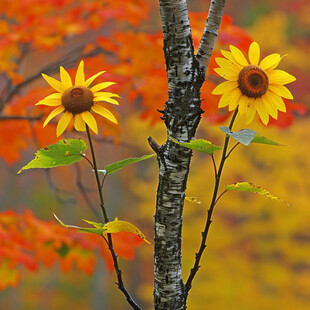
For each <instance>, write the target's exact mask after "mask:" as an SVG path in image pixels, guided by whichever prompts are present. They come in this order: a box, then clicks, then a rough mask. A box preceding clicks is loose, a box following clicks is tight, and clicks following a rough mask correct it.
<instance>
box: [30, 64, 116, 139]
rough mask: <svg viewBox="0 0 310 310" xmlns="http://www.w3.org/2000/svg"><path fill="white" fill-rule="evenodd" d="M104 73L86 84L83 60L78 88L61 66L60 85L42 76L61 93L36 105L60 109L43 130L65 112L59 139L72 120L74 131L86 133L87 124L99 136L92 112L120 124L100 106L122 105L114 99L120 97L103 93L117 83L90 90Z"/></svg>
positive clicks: (50, 117)
mask: <svg viewBox="0 0 310 310" xmlns="http://www.w3.org/2000/svg"><path fill="white" fill-rule="evenodd" d="M104 72H105V71H100V72H99V73H97V74H95V75H93V76H92V77H90V78H89V79H87V80H86V81H85V75H84V62H83V60H82V61H81V62H80V64H79V67H78V69H77V72H76V75H75V83H74V84H75V85H73V84H72V81H71V78H70V76H69V74H68V72H67V71H66V70H65V69H64V68H63V67H60V82H59V81H57V80H56V79H54V78H52V77H50V76H47V75H46V74H43V73H42V76H43V78H44V79H45V80H46V82H47V83H48V84H49V85H50V86H52V87H53V88H54V89H55V90H57V93H54V94H51V95H49V96H47V97H45V98H44V99H42V100H40V101H39V102H38V103H36V105H46V106H51V107H57V108H56V109H54V110H53V111H52V112H51V113H50V114H49V116H48V117H47V118H46V120H45V122H44V124H43V127H45V126H46V125H47V124H48V123H49V122H50V120H51V119H53V118H54V117H55V116H57V115H58V114H60V113H62V112H64V113H63V115H62V116H61V118H60V119H59V122H58V124H57V129H56V133H57V137H59V136H60V135H61V134H62V133H63V132H64V131H65V130H66V128H67V126H68V125H69V123H70V121H71V119H74V128H75V129H76V130H78V131H85V130H86V124H87V125H88V126H89V128H91V129H92V130H93V131H94V132H95V133H98V128H97V123H96V120H95V119H94V117H93V115H92V113H91V112H95V113H97V114H99V115H101V116H103V117H105V118H107V119H108V120H110V121H111V122H113V123H115V124H117V120H116V118H115V116H114V115H113V114H112V113H111V112H110V111H109V110H108V109H106V108H104V107H103V106H101V105H100V103H102V102H109V103H112V104H116V105H118V102H117V101H116V100H115V99H113V98H112V97H118V98H119V96H118V95H117V94H114V93H108V92H102V90H103V89H104V88H107V87H109V86H111V85H113V84H116V83H113V82H105V83H100V84H97V85H95V86H93V87H91V88H88V86H89V85H90V84H91V83H92V82H93V81H94V80H95V79H96V78H97V77H98V76H100V75H101V74H103V73H104Z"/></svg>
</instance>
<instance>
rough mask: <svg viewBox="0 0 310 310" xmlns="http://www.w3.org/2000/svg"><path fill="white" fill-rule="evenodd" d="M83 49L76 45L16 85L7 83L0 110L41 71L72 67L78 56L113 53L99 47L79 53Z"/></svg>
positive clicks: (47, 71) (51, 72)
mask: <svg viewBox="0 0 310 310" xmlns="http://www.w3.org/2000/svg"><path fill="white" fill-rule="evenodd" d="M83 49H84V45H81V46H78V47H76V48H75V49H73V50H71V51H69V52H68V53H67V54H66V55H64V56H62V57H60V58H59V59H57V60H56V61H54V62H53V63H52V64H49V65H48V66H46V67H44V68H42V69H40V70H39V71H38V72H36V73H34V74H33V75H31V76H29V77H27V78H26V79H25V80H24V81H22V82H21V83H19V84H17V85H11V83H9V85H8V87H7V91H6V92H7V95H6V96H2V99H1V101H0V111H1V110H2V109H3V107H4V105H5V104H6V103H7V102H9V101H10V100H11V99H12V98H13V96H14V95H16V94H18V92H19V91H20V90H21V89H22V88H24V87H25V86H27V85H28V84H30V83H32V82H33V81H35V80H36V79H38V78H40V77H41V72H44V73H46V74H53V73H55V72H57V71H58V70H59V66H60V65H62V66H66V67H72V66H74V65H75V64H76V63H77V61H78V60H79V59H80V58H86V57H91V56H95V55H98V54H100V53H105V54H113V53H111V52H109V51H106V50H104V49H102V48H100V47H96V48H95V49H93V50H92V51H90V52H89V53H85V54H81V52H82V50H83Z"/></svg>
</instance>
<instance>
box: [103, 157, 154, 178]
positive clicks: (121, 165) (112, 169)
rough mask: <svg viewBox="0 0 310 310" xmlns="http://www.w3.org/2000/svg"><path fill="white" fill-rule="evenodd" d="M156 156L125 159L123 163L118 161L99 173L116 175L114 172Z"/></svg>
mask: <svg viewBox="0 0 310 310" xmlns="http://www.w3.org/2000/svg"><path fill="white" fill-rule="evenodd" d="M154 156H156V154H149V155H144V156H141V157H131V158H126V159H123V160H121V161H117V162H115V163H113V164H111V165H107V166H105V167H104V170H98V171H99V172H102V173H106V174H111V173H114V172H116V171H118V170H120V169H122V168H124V167H126V166H128V165H131V164H134V163H137V162H139V161H142V160H145V159H149V158H151V157H154Z"/></svg>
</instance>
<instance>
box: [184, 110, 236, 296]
mask: <svg viewBox="0 0 310 310" xmlns="http://www.w3.org/2000/svg"><path fill="white" fill-rule="evenodd" d="M237 114H238V107H237V108H236V110H235V112H234V114H233V116H232V118H231V121H230V124H229V129H230V130H231V129H232V127H233V124H234V121H235V119H236V116H237ZM229 138H230V137H229V135H226V138H225V142H224V147H223V152H222V158H221V161H220V165H219V169H218V171H217V173H216V176H215V184H214V190H213V196H212V200H211V204H210V208H209V210H208V216H207V220H206V224H205V229H204V231H203V232H202V238H201V243H200V247H199V250H198V252H197V253H196V256H195V263H194V266H193V268H192V269H191V271H190V274H189V277H188V279H187V281H186V284H185V289H184V291H185V296H186V297H187V296H188V292H189V290H190V289H191V287H192V281H193V279H194V277H195V275H196V273H197V271H198V269H199V267H200V266H199V263H200V260H201V257H202V254H203V252H204V250H205V248H206V246H207V245H206V240H207V237H208V232H209V228H210V225H211V223H212V219H211V218H212V213H213V210H214V207H215V204H216V202H217V201H218V199H217V193H218V189H219V184H220V180H221V174H222V171H223V167H224V164H225V161H226V159H227V157H226V152H227V147H228V143H229Z"/></svg>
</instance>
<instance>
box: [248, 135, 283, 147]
mask: <svg viewBox="0 0 310 310" xmlns="http://www.w3.org/2000/svg"><path fill="white" fill-rule="evenodd" d="M251 143H261V144H269V145H277V146H285V145H284V144H280V143H278V142H275V141H272V140H270V139H268V138H266V137H264V136H262V135H260V134H259V133H256V135H255V137H254V139H253V140H252V141H251Z"/></svg>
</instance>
